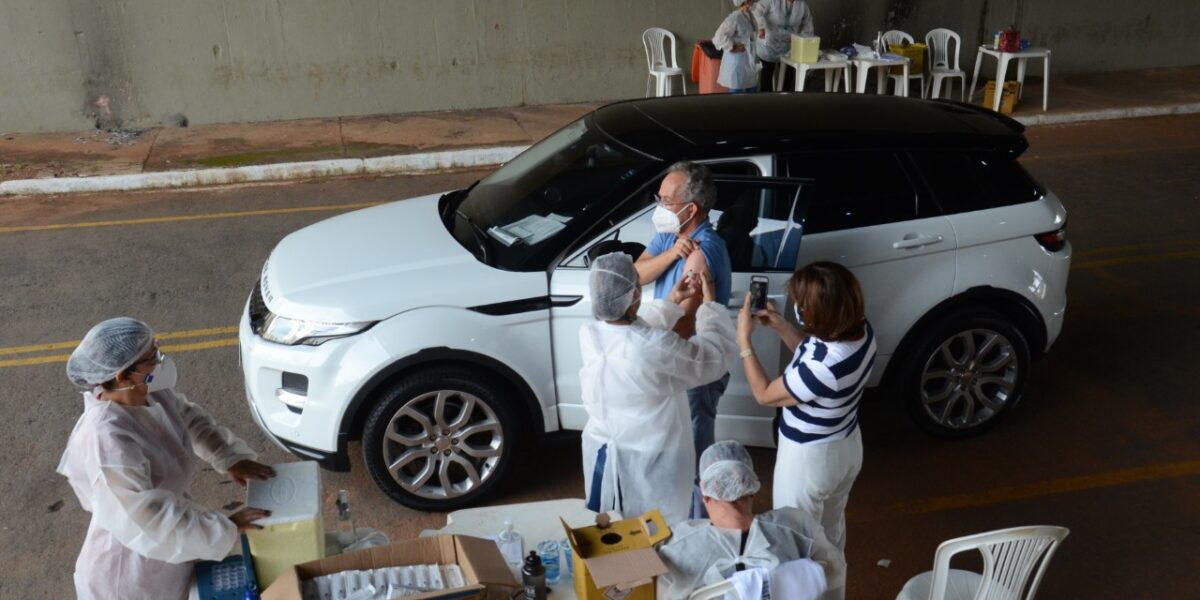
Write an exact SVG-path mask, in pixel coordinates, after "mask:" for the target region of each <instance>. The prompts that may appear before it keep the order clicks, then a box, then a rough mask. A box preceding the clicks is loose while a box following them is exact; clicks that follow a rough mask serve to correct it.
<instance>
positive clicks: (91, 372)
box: [67, 317, 154, 387]
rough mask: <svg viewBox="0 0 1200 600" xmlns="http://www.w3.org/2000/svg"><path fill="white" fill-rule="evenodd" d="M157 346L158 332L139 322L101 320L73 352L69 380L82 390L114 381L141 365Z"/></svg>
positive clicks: (129, 319)
mask: <svg viewBox="0 0 1200 600" xmlns="http://www.w3.org/2000/svg"><path fill="white" fill-rule="evenodd" d="M153 343H154V330H152V329H150V326H149V325H147V324H145V323H143V322H141V321H139V320H137V319H131V318H129V317H118V318H116V319H109V320H107V321H101V322H100V323H98V324H96V326H95V327H92V329H91V331H88V332H87V335H85V336H83V341H81V342H79V346H77V347H76V348H75V350H74V351H73V352H71V357H70V358H68V359H67V378H68V379H70V380H71V383H74V384H75V385H78V386H81V387H84V386H93V385H99V384H101V383H104V382H106V381H110V380H112V379H113V378H114V377H116V376H117V374H118V373H120V372H122V371H124V370H125V369H128V368H129V367H130V366H131V365H133V363H135V362H137V359H138V358H139V357H141V356H142V355H143V354H145V353H146V351H147V350H149V349H150V345H151V344H153Z"/></svg>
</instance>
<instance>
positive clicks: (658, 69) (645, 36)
mask: <svg viewBox="0 0 1200 600" xmlns="http://www.w3.org/2000/svg"><path fill="white" fill-rule="evenodd" d="M668 39H669V40H671V63H670V64H667V57H666V54H665V52H664V47H663V46H664V45H665V41H666V40H668ZM642 47H644V48H645V49H646V69H647V70H648V71H649V74H648V75H646V96H649V95H650V81H651V80H652V79H653V80H654V95H655V96H658V97H662V96H670V95H671V91H672V89H671V78H672V77H675V76H676V75H678V76H679V81H680V83H681V84H682V85H683V93H684V95H687V77H686V76H685V75H684V74H683V69H680V68H679V62H678V61H677V60H676V59H675V34H673V33H671V32H670V31H667V30H666V29H663V28H662V27H651V28H650V29H647V30H646V31H643V32H642Z"/></svg>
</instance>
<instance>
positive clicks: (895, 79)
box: [883, 29, 925, 98]
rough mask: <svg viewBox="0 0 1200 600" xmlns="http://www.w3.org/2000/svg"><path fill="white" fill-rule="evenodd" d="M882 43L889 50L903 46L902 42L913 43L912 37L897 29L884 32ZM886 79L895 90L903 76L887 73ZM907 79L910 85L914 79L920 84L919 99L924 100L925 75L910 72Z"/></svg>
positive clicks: (898, 87) (901, 74)
mask: <svg viewBox="0 0 1200 600" xmlns="http://www.w3.org/2000/svg"><path fill="white" fill-rule="evenodd" d="M883 42H884V43H885V44H887V45H888V48H891V47H892V46H901V45H903V44H904V42H908V43H910V44H911V43H913V36H911V35H909V34H907V33H905V32H903V31H900V30H899V29H892V30H890V31H885V32H884V33H883ZM888 78H889V79H890V80H891V81H892V83H893V84H895V87H896V89H900V83H901V82H900V80H901V79H903V78H904V74H903V73H889V74H888ZM908 78H909V80H910V83H911V80H912V79H916V80H917V81H918V82H919V83H920V85H921V97H922V98H924V97H925V74H924V73H911V72H910V73H909V75H908Z"/></svg>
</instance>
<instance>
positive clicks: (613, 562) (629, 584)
mask: <svg viewBox="0 0 1200 600" xmlns="http://www.w3.org/2000/svg"><path fill="white" fill-rule="evenodd" d="M559 520H560V521H562V519H559ZM596 520H597V522H598V523H597V524H596V525H589V526H587V527H579V528H576V529H572V528H571V526H570V525H567V522H566V521H562V526H563V529H564V530H565V531H566V533H567V542H568V543H569V544H570V545H571V560H572V564H573V568H574V569H575V596H576V597H578V598H579V600H654V592H655V590H654V578H655V577H657V576H659V575H662V574H663V573H666V572H667V566H666V565H665V564H663V562H662V559H660V558H659V557H658V552H657V551H655V550H654V545H655V544H657V543H659V542H661V541H663V540H665V539H667V538H668V537H670V536H671V528H669V527H667V523H666V521H664V520H663V516H662V513H660V512H659V511H658V510H657V509H656V510H652V511H650V512H648V513H646V514H644V515H642V516H640V517H634V518H632V519H624V520H621V521H616V522H614V523H609V524H607V525H606V526H605V525H603V524H602V523H603V521H605V520H607V517H606V515H600V516H599V517H597V518H596Z"/></svg>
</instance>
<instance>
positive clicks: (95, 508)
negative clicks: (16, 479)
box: [58, 389, 256, 600]
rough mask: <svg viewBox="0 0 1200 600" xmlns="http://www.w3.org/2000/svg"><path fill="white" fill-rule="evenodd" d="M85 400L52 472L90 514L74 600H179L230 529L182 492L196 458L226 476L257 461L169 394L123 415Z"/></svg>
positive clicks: (230, 541) (225, 547)
mask: <svg viewBox="0 0 1200 600" xmlns="http://www.w3.org/2000/svg"><path fill="white" fill-rule="evenodd" d="M98 393H99V390H98V389H97V390H96V391H93V392H86V393H84V395H83V396H84V400H83V402H84V411H83V415H82V416H80V417H79V420H78V421H76V423H75V429H74V430H73V431H72V432H71V437H70V439H69V440H68V441H67V449H66V451H65V452H63V456H62V460H61V461H60V462H59V465H58V472H59V473H61V474H63V475H65V476H66V477H67V480H68V481H70V483H71V487H72V488H73V489H74V490H75V495H76V496H78V498H79V503H80V505H81V506H82V507H83V509H84V510H86V511H88V512H90V513H92V521H91V524H90V525H89V526H88V531H87V537H86V538H85V539H84V541H83V548H82V549H81V550H80V553H79V559H78V560H77V561H76V563H75V590H76V594H78V597H79V598H80V599H93V598H95V599H98V600H100V599H103V600H108V599H113V598H121V599H122V600H139V599H142V598H145V599H154V600H163V599H167V600H171V599H177V598H185V597H187V593H188V586H189V583H190V579H191V577H192V569H193V565H192V564H191V561H195V560H201V559H203V560H220V559H222V558H224V557H225V556H226V555H227V554H228V553H229V550H230V549H231V548H232V547H233V545H234V543H235V542H236V541H237V526H236V525H234V523H233V521H230V520H229V519H228V518H226V517H225V516H223V515H221V514H220V513H217V512H212V511H209V510H208V509H206V508H204V507H203V506H200V505H199V504H196V503H195V502H193V501H192V500H191V498H190V497H189V496H188V488H189V487H190V486H191V483H192V476H193V474H194V473H195V470H196V466H195V460H194V459H193V457H194V456H199V457H200V458H202V459H204V460H205V461H207V462H209V463H211V464H212V466H213V467H214V468H215V469H217V470H218V471H220V472H221V473H225V472H226V470H227V469H228V468H229V467H230V466H231V465H233V464H234V463H237V462H238V461H241V460H244V459H251V460H253V459H255V458H256V455H255V453H254V452H252V451H251V450H250V448H248V447H247V446H246V444H245V443H243V442H242V441H241V440H239V439H238V438H237V437H235V436H234V435H233V433H231V432H230V431H229V430H228V429H225V428H224V427H221V426H220V425H217V423H216V422H215V421H213V419H212V418H211V417H209V416H208V414H207V413H205V412H204V411H203V410H202V409H201V408H200V407H198V406H196V405H195V404H192V403H191V402H188V400H187V398H185V397H184V396H183V395H182V394H179V393H176V392H174V391H173V390H163V391H158V392H152V393H151V394H150V396H149V397H148V400H149V402H150V405H149V406H123V405H121V404H117V403H115V402H109V401H107V400H100V399H98V398H97V394H98Z"/></svg>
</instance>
